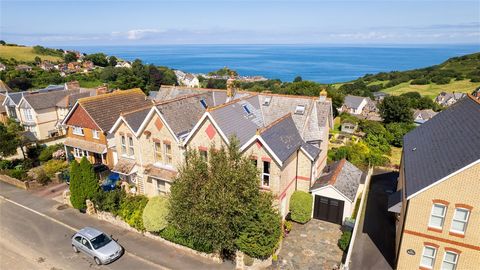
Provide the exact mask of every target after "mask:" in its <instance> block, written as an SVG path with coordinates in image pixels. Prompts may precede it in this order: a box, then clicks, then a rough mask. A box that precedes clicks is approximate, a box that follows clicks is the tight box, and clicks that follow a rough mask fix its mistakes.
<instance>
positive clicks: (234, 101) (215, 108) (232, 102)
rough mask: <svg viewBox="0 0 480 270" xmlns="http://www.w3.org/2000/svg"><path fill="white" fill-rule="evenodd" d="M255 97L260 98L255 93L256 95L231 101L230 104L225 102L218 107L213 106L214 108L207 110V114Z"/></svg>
mask: <svg viewBox="0 0 480 270" xmlns="http://www.w3.org/2000/svg"><path fill="white" fill-rule="evenodd" d="M255 96H258V93H255V94H253V93H252V94H251V95H248V96H245V97H241V98H236V99H234V100H231V101H229V102H225V103H223V104H220V105H218V106H213V107H209V108H207V112H211V111H214V110H218V109H221V108H223V107H226V106H229V105H231V104H234V103H237V102H239V101H242V100H246V99H249V98H251V97H255Z"/></svg>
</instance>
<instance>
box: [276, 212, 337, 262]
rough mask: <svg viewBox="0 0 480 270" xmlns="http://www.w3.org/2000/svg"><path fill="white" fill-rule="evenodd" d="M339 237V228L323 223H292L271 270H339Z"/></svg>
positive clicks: (319, 221)
mask: <svg viewBox="0 0 480 270" xmlns="http://www.w3.org/2000/svg"><path fill="white" fill-rule="evenodd" d="M341 235H342V231H341V230H340V225H338V224H334V223H330V222H326V221H323V220H317V219H312V220H310V221H309V222H307V223H306V224H303V225H302V224H298V223H294V224H293V228H292V231H291V232H290V233H289V234H288V235H287V236H286V237H285V238H284V239H283V242H282V249H281V250H280V253H279V254H278V261H277V263H276V264H275V265H273V266H272V267H271V269H280V270H284V269H335V267H337V269H338V267H339V266H340V263H341V261H342V256H343V251H342V250H341V249H340V248H339V247H338V246H337V242H338V239H339V238H340V236H341Z"/></svg>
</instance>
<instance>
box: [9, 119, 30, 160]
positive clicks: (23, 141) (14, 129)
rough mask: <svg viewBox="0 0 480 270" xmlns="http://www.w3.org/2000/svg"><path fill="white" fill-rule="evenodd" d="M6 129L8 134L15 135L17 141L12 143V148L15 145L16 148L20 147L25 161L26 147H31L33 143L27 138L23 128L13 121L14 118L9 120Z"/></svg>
mask: <svg viewBox="0 0 480 270" xmlns="http://www.w3.org/2000/svg"><path fill="white" fill-rule="evenodd" d="M6 128H7V132H8V133H10V134H14V135H15V139H14V140H12V141H10V143H11V144H12V147H13V145H14V146H15V148H17V147H20V150H21V151H22V155H23V159H25V158H26V155H25V147H27V146H28V145H30V144H31V141H30V140H29V139H28V138H27V137H26V136H25V131H24V129H23V127H22V126H21V125H20V124H19V123H18V122H17V121H15V120H13V119H12V118H8V120H7V125H6ZM7 142H8V141H7Z"/></svg>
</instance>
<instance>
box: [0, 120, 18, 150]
mask: <svg viewBox="0 0 480 270" xmlns="http://www.w3.org/2000/svg"><path fill="white" fill-rule="evenodd" d="M19 145H20V143H19V140H18V138H17V136H16V134H15V133H14V132H11V131H9V130H8V129H7V127H6V126H5V125H4V124H2V123H0V156H2V157H8V156H11V155H14V154H16V153H17V147H18V146H19Z"/></svg>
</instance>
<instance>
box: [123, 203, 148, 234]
mask: <svg viewBox="0 0 480 270" xmlns="http://www.w3.org/2000/svg"><path fill="white" fill-rule="evenodd" d="M147 202H148V198H147V197H145V196H131V197H125V198H124V199H123V200H122V202H121V203H120V209H119V210H118V215H119V216H120V217H121V218H122V219H123V220H124V221H125V222H127V223H128V225H130V226H131V227H133V228H135V229H137V230H140V231H143V230H145V227H144V226H143V218H142V215H143V209H145V206H146V205H147Z"/></svg>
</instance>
